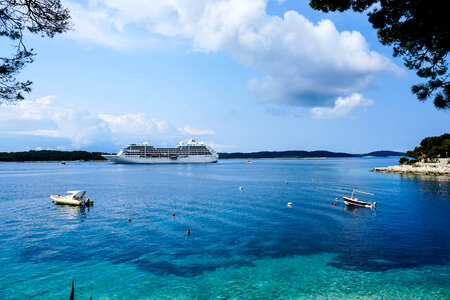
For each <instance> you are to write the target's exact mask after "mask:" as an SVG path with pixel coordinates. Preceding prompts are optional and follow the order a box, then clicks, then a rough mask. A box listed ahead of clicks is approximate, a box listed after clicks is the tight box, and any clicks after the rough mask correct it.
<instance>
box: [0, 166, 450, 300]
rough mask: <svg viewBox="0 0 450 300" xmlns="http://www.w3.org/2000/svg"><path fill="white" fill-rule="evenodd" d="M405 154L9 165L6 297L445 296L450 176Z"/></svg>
mask: <svg viewBox="0 0 450 300" xmlns="http://www.w3.org/2000/svg"><path fill="white" fill-rule="evenodd" d="M397 161H398V158H346V159H261V160H252V161H251V163H247V162H246V161H245V160H220V161H219V162H218V163H217V164H198V165H115V164H111V163H107V162H92V163H71V162H68V163H67V164H66V165H61V164H58V163H1V164H0V203H1V208H0V274H1V279H0V299H69V295H70V291H71V282H72V280H74V281H75V299H78V300H80V299H89V297H90V296H91V295H92V296H93V299H94V300H96V299H277V298H278V299H334V298H345V299H351V298H357V299H363V298H365V299H449V298H450V178H449V177H427V176H422V177H420V176H402V175H399V174H384V173H372V172H370V171H369V170H370V169H371V168H373V167H383V166H388V165H393V164H396V163H397ZM239 187H242V189H239ZM353 188H357V189H360V190H363V191H369V192H372V193H374V194H375V195H374V196H364V195H361V197H360V198H361V199H366V200H371V201H376V202H377V208H376V209H368V208H350V207H345V205H344V203H343V201H342V196H345V195H350V194H351V192H352V189H353ZM76 189H83V190H87V195H86V196H88V197H89V198H91V199H93V200H94V206H93V207H89V208H80V207H69V206H59V205H54V204H52V203H51V199H50V198H49V196H50V194H64V193H65V192H66V191H67V190H76ZM336 198H338V200H335V199H336ZM288 202H293V205H292V206H291V207H289V206H288V205H287V203H288ZM334 203H336V205H334ZM173 213H175V217H173V216H172V214H173ZM128 219H131V222H129V221H128ZM187 230H190V232H191V233H190V235H188V234H187V233H186V232H187Z"/></svg>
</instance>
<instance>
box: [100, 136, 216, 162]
mask: <svg viewBox="0 0 450 300" xmlns="http://www.w3.org/2000/svg"><path fill="white" fill-rule="evenodd" d="M102 156H103V157H104V158H106V159H108V160H109V161H111V162H113V163H116V164H193V163H215V162H217V160H218V159H219V154H217V152H216V151H214V149H212V148H211V147H210V146H207V145H205V144H204V143H203V142H196V141H195V140H194V139H190V140H189V142H187V143H186V144H184V143H183V141H181V142H180V143H179V144H178V146H177V147H173V148H155V147H153V146H152V145H150V143H149V142H148V141H146V142H144V143H142V144H131V145H128V146H127V147H125V148H123V149H122V150H120V151H119V153H117V154H116V155H102Z"/></svg>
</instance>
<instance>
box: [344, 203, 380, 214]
mask: <svg viewBox="0 0 450 300" xmlns="http://www.w3.org/2000/svg"><path fill="white" fill-rule="evenodd" d="M344 210H345V211H349V212H352V213H366V212H367V211H371V212H373V214H376V211H377V210H376V208H375V207H374V208H369V207H361V206H356V205H345V206H344Z"/></svg>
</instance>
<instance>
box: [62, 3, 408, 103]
mask: <svg viewBox="0 0 450 300" xmlns="http://www.w3.org/2000/svg"><path fill="white" fill-rule="evenodd" d="M267 2H268V0H153V1H140V0H129V1H120V0H90V1H89V2H88V4H87V5H85V6H83V5H81V4H75V3H73V2H69V1H67V2H66V4H67V6H68V7H69V8H70V9H71V12H72V15H73V20H74V23H75V28H76V31H75V32H74V33H72V37H73V38H76V39H79V40H87V41H90V42H96V43H99V44H103V45H105V46H109V47H113V48H118V49H123V48H127V47H130V48H135V47H145V46H149V45H151V44H152V43H158V42H164V41H180V40H181V41H184V42H187V43H190V44H191V47H192V48H193V49H194V50H196V51H202V52H225V53H229V54H231V56H232V57H233V58H234V59H235V60H237V61H238V62H240V63H242V64H244V65H246V66H249V67H251V68H254V69H256V70H259V71H261V72H262V73H263V74H264V75H263V76H261V77H258V78H253V79H251V80H250V81H249V82H248V83H247V87H248V89H249V90H250V91H252V92H254V93H256V94H258V95H259V98H260V99H261V101H263V102H268V103H283V104H287V105H292V106H302V107H331V106H332V105H334V102H335V101H337V99H338V97H341V98H342V97H344V98H345V97H350V96H351V95H352V94H354V93H361V92H363V91H364V90H365V89H367V88H368V87H369V86H370V85H371V84H372V82H373V79H374V78H376V77H377V76H379V75H381V74H386V73H389V72H396V73H399V72H401V70H400V68H399V67H397V66H396V65H395V64H393V63H392V62H391V61H390V60H389V59H388V58H386V57H385V56H383V55H381V54H379V53H377V52H375V51H371V50H370V49H369V46H368V44H367V42H366V40H365V38H364V37H363V36H362V35H361V34H360V33H359V32H357V31H343V32H339V31H338V30H337V29H336V27H335V26H334V24H333V23H332V22H331V21H330V20H322V21H320V22H319V23H317V24H313V23H312V22H311V21H309V20H308V19H307V18H305V17H304V16H303V15H301V14H299V13H297V12H295V11H287V12H286V13H285V14H284V15H283V16H282V17H279V16H272V15H268V14H267V12H266V8H267Z"/></svg>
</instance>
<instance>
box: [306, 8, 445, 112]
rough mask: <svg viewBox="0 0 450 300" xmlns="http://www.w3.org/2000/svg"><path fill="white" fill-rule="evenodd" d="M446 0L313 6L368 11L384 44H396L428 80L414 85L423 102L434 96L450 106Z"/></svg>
mask: <svg viewBox="0 0 450 300" xmlns="http://www.w3.org/2000/svg"><path fill="white" fill-rule="evenodd" d="M446 4H447V2H446V1H436V0H434V1H433V0H432V1H427V0H411V1H404V0H390V1H385V0H383V1H378V0H311V1H310V6H311V7H312V8H313V9H316V10H321V11H324V12H329V11H340V12H342V11H346V10H349V9H352V10H353V11H356V12H363V11H368V16H369V22H370V23H372V26H373V27H374V28H375V29H377V30H378V32H377V33H378V38H379V40H380V41H381V43H382V44H384V45H390V46H393V48H394V49H393V50H394V56H402V57H403V59H404V61H405V66H406V67H407V68H409V69H410V70H415V71H416V73H417V75H418V76H419V77H421V78H426V79H428V81H427V82H424V83H420V84H416V85H413V86H412V87H411V91H412V92H413V93H414V94H415V95H416V96H417V98H418V99H419V100H420V101H425V100H427V99H429V98H434V105H435V107H436V108H438V109H450V82H449V81H448V78H449V75H450V73H449V72H448V61H447V54H448V52H449V50H450V49H449V48H450V34H449V32H450V22H449V18H448V10H447V9H445V7H446Z"/></svg>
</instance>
